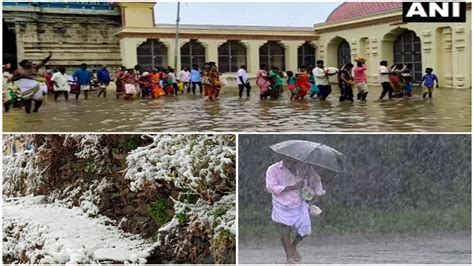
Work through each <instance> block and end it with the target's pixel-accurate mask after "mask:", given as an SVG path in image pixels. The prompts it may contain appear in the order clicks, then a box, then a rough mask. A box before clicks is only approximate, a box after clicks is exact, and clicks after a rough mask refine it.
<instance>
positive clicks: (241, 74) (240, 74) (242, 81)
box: [237, 65, 252, 98]
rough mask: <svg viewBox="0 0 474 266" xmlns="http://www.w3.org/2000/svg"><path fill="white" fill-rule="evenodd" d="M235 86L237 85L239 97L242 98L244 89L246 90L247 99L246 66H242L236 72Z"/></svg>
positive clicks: (248, 94)
mask: <svg viewBox="0 0 474 266" xmlns="http://www.w3.org/2000/svg"><path fill="white" fill-rule="evenodd" d="M237 85H239V97H240V98H242V95H243V94H244V89H245V88H247V98H248V97H250V89H251V88H252V87H251V86H250V82H249V78H248V75H247V66H246V65H242V66H240V69H239V70H238V71H237Z"/></svg>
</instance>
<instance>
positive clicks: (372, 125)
mask: <svg viewBox="0 0 474 266" xmlns="http://www.w3.org/2000/svg"><path fill="white" fill-rule="evenodd" d="M371 92H372V93H371V94H370V95H369V100H368V102H367V103H354V104H351V103H339V102H338V98H337V96H334V95H333V96H331V97H330V98H329V100H328V101H327V102H322V103H321V102H319V101H318V100H313V99H309V98H308V99H306V100H303V101H293V102H291V101H289V99H288V98H289V96H288V94H287V93H285V94H284V95H283V98H282V99H278V100H267V101H260V100H259V99H258V95H257V91H256V89H255V88H254V89H253V95H252V97H251V98H250V99H241V100H239V99H238V97H237V89H236V88H225V89H224V91H223V94H222V95H221V98H220V99H219V100H218V101H216V102H209V101H205V100H204V98H202V97H200V96H192V95H180V96H179V97H173V96H169V97H163V98H161V99H158V100H150V99H140V100H133V101H125V100H123V99H119V100H117V99H115V96H114V95H113V91H112V90H109V95H108V98H106V99H103V98H101V99H98V98H97V93H96V92H94V93H93V95H92V96H91V99H90V100H88V101H85V100H83V96H81V99H80V100H79V101H78V102H77V101H75V100H70V101H69V102H66V101H64V99H60V100H59V101H58V102H57V103H55V102H54V101H53V99H52V98H48V100H47V102H46V103H45V104H44V105H43V106H42V108H41V110H40V113H38V114H31V115H26V114H25V113H24V111H22V110H19V109H13V110H12V111H10V112H9V113H6V114H4V115H3V127H4V132H209V131H217V132H228V131H231V132H233V131H235V132H254V131H256V132H262V131H263V132H267V131H270V132H308V131H316V132H341V131H342V132H347V131H352V132H354V131H364V132H365V131H371V132H383V131H389V132H444V131H449V132H469V131H471V90H458V89H438V90H436V91H435V92H434V98H433V99H432V100H423V99H422V97H421V95H420V91H415V94H416V95H415V96H414V97H412V98H410V99H394V100H378V99H377V97H378V96H379V93H380V88H378V87H374V88H371ZM71 98H73V97H71Z"/></svg>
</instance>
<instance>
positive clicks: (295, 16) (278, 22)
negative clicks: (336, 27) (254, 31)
mask: <svg viewBox="0 0 474 266" xmlns="http://www.w3.org/2000/svg"><path fill="white" fill-rule="evenodd" d="M338 5H340V3H338V2H325V3H321V2H317V3H310V2H309V3H271V2H268V3H262V2H260V3H258V2H257V3H233V2H219V3H197V2H192V3H190V2H182V3H181V23H182V24H209V25H257V26H288V27H312V26H313V24H315V23H320V22H324V21H325V20H326V18H327V17H328V15H329V14H330V13H331V11H333V10H334V9H335V8H336V7H337V6H338ZM176 7H177V3H164V2H159V3H158V5H156V7H155V20H156V23H166V24H170V23H171V24H174V23H176Z"/></svg>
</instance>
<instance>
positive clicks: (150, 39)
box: [3, 2, 472, 88]
mask: <svg viewBox="0 0 474 266" xmlns="http://www.w3.org/2000/svg"><path fill="white" fill-rule="evenodd" d="M101 3H102V4H97V3H94V2H87V3H86V2H84V3H81V4H78V5H77V6H76V5H75V4H73V3H69V4H65V3H62V4H61V3H55V4H54V3H53V4H51V3H36V6H32V4H31V3H21V2H18V3H16V2H14V3H13V4H9V5H5V3H4V4H3V5H4V6H3V7H4V21H5V22H6V23H4V25H7V29H5V26H4V36H9V37H8V38H9V40H10V41H9V42H10V45H9V46H8V47H7V48H8V49H6V51H5V49H4V57H5V54H6V53H7V56H11V55H12V54H15V53H16V55H17V56H16V57H17V58H16V59H23V58H28V59H33V60H36V59H40V58H41V57H42V56H44V55H45V54H47V52H48V51H49V50H53V52H56V54H58V53H59V54H60V55H61V56H60V57H59V58H58V57H55V58H53V61H52V62H51V64H57V65H61V64H62V65H67V66H71V65H72V66H77V65H79V64H80V62H83V61H86V62H87V63H89V64H90V65H101V64H105V65H109V66H116V65H117V66H118V65H119V64H122V65H124V66H126V67H133V66H135V65H136V64H140V65H142V66H144V67H147V68H153V67H159V66H168V65H169V66H177V67H178V68H182V67H185V66H188V67H189V66H191V65H193V64H198V65H203V64H204V62H208V61H214V62H216V63H218V66H219V68H220V71H221V72H223V73H233V72H235V71H236V70H237V68H238V67H239V66H240V65H242V64H246V65H247V66H248V71H249V72H250V73H251V74H255V73H256V72H257V71H258V69H259V67H260V65H261V64H266V65H269V66H277V67H279V68H280V69H282V70H297V68H298V66H300V65H315V61H316V60H318V59H322V60H325V62H326V65H327V66H334V67H340V66H342V65H343V64H345V63H348V62H351V61H352V60H353V58H354V57H355V56H363V57H365V58H367V65H368V77H369V83H370V84H377V83H378V66H379V62H380V61H382V60H386V61H388V62H389V64H394V63H402V64H411V65H412V66H413V69H414V74H415V80H420V79H421V76H422V74H423V72H424V69H425V68H426V67H432V68H433V69H434V70H435V72H436V73H437V74H438V76H439V77H440V82H441V84H440V85H441V86H443V87H447V88H470V87H471V53H472V47H471V24H470V23H403V21H402V3H401V2H345V3H343V4H341V5H340V6H339V7H337V8H336V9H335V10H334V11H333V12H332V13H331V14H330V15H329V17H328V18H327V20H326V21H325V22H323V23H319V24H316V25H313V26H312V27H265V26H232V25H222V26H221V25H219V26H216V25H181V27H180V39H179V42H178V43H176V41H175V34H176V28H175V25H173V24H160V23H158V24H157V23H155V17H154V11H153V8H154V5H155V4H154V3H145V2H121V3H116V4H113V3H103V2H101ZM19 5H26V6H27V8H26V9H24V7H23V6H19ZM64 5H66V6H64ZM65 10H67V12H69V13H71V12H72V13H74V14H76V16H75V17H74V18H71V16H69V17H68V18H67V19H66V18H64V19H65V21H67V22H68V23H66V26H62V25H60V24H58V23H56V24H54V22H58V21H59V19H62V17H61V16H64V12H65ZM71 10H72V11H71ZM22 12H23V13H22ZM27 12H30V13H27ZM31 21H33V22H34V23H28V22H31ZM41 21H44V22H46V23H42V22H41ZM467 21H471V3H468V4H467ZM86 32H88V33H89V35H87V34H85V33H86ZM5 34H7V35H5ZM101 36H102V37H101ZM66 37H69V39H68V38H66ZM14 38H16V40H15V41H11V40H13V39H14ZM71 40H72V41H71ZM12 43H15V44H16V45H15V46H16V47H12V45H11V44H12ZM4 47H5V42H4ZM176 47H177V49H176ZM11 48H15V49H11ZM175 51H176V54H175Z"/></svg>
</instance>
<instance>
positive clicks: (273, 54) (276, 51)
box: [260, 41, 286, 71]
mask: <svg viewBox="0 0 474 266" xmlns="http://www.w3.org/2000/svg"><path fill="white" fill-rule="evenodd" d="M260 64H266V65H267V66H268V68H272V67H278V68H279V69H280V70H283V71H285V70H286V66H285V48H284V47H283V46H282V45H281V44H279V43H278V42H276V41H269V42H267V43H266V44H264V45H263V46H262V47H260Z"/></svg>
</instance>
